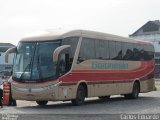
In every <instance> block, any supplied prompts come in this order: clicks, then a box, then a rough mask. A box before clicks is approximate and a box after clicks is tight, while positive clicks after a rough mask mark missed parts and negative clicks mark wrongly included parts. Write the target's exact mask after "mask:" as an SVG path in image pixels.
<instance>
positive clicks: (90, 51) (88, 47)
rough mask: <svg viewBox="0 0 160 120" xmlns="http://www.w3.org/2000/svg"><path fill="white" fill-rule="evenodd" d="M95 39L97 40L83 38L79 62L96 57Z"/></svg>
mask: <svg viewBox="0 0 160 120" xmlns="http://www.w3.org/2000/svg"><path fill="white" fill-rule="evenodd" d="M94 41H95V40H93V39H89V38H83V40H82V43H81V49H80V53H79V57H78V62H82V61H85V60H88V59H95V47H94Z"/></svg>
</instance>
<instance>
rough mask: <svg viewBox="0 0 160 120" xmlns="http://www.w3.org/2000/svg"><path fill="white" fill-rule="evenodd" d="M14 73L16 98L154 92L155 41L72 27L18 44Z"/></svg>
mask: <svg viewBox="0 0 160 120" xmlns="http://www.w3.org/2000/svg"><path fill="white" fill-rule="evenodd" d="M10 53H16V56H15V60H14V66H13V75H12V97H13V98H14V99H15V100H28V101H36V102H37V103H38V104H39V105H45V104H47V102H48V101H66V100H71V101H72V103H73V104H74V105H81V104H83V103H84V100H85V98H86V97H99V98H102V99H103V98H109V97H110V96H111V95H119V94H120V95H124V96H125V97H126V98H138V95H139V93H145V92H149V91H153V90H155V81H154V68H155V63H154V47H153V45H152V44H151V43H149V42H145V41H138V40H134V39H130V38H124V37H120V36H116V35H110V34H105V33H99V32H93V31H86V30H73V31H69V32H65V33H56V32H46V33H44V34H39V35H35V36H29V37H25V38H23V39H22V40H21V41H20V42H19V44H18V46H17V47H16V48H11V49H9V50H8V51H7V52H6V56H5V57H6V62H7V59H8V55H9V54H10Z"/></svg>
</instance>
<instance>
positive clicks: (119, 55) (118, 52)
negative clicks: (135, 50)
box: [114, 42, 122, 60]
mask: <svg viewBox="0 0 160 120" xmlns="http://www.w3.org/2000/svg"><path fill="white" fill-rule="evenodd" d="M115 44H116V57H115V58H114V59H115V60H122V45H121V42H115Z"/></svg>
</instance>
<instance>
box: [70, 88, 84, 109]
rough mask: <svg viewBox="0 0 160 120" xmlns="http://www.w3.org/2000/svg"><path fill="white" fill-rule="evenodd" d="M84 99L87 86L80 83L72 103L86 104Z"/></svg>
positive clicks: (77, 104)
mask: <svg viewBox="0 0 160 120" xmlns="http://www.w3.org/2000/svg"><path fill="white" fill-rule="evenodd" d="M84 100H85V88H84V87H83V86H82V85H80V86H79V87H78V89H77V95H76V99H73V100H72V104H73V105H76V106H79V105H82V104H84Z"/></svg>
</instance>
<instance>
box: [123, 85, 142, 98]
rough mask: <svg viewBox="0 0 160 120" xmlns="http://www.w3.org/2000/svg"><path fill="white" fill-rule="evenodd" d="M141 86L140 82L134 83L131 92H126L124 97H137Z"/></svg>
mask: <svg viewBox="0 0 160 120" xmlns="http://www.w3.org/2000/svg"><path fill="white" fill-rule="evenodd" d="M139 92H140V86H139V83H138V82H135V83H134V84H133V89H132V93H131V94H125V95H124V97H125V98H127V99H136V98H138V96H139Z"/></svg>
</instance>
